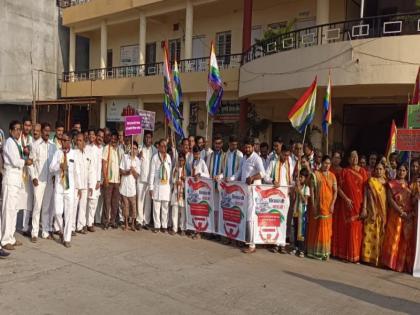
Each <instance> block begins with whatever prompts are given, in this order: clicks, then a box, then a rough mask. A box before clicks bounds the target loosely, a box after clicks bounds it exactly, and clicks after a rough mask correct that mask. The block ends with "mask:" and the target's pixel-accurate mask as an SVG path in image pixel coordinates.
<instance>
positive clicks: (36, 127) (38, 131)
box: [32, 123, 42, 144]
mask: <svg viewBox="0 0 420 315" xmlns="http://www.w3.org/2000/svg"><path fill="white" fill-rule="evenodd" d="M41 130H42V126H41V124H39V123H36V124H35V125H34V130H33V132H32V136H33V140H34V141H33V142H34V144H36V143H39V142H41V141H42V138H41Z"/></svg>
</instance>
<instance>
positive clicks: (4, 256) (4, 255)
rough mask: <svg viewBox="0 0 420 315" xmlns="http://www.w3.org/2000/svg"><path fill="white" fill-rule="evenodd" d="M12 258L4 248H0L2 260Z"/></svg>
mask: <svg viewBox="0 0 420 315" xmlns="http://www.w3.org/2000/svg"><path fill="white" fill-rule="evenodd" d="M8 256H10V253H8V252H6V251H5V250H3V249H2V248H0V258H2V259H3V258H6V257H8Z"/></svg>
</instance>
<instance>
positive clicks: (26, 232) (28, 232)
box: [22, 231, 31, 237]
mask: <svg viewBox="0 0 420 315" xmlns="http://www.w3.org/2000/svg"><path fill="white" fill-rule="evenodd" d="M22 235H23V236H27V237H31V232H30V231H22Z"/></svg>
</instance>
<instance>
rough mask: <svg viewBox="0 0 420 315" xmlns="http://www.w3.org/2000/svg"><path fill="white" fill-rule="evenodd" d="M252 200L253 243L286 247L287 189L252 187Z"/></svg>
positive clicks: (263, 186) (265, 186) (262, 186)
mask: <svg viewBox="0 0 420 315" xmlns="http://www.w3.org/2000/svg"><path fill="white" fill-rule="evenodd" d="M252 198H253V200H252V207H253V209H252V216H253V239H254V243H255V244H275V245H286V227H287V223H286V221H287V213H288V211H289V204H290V200H289V195H288V187H279V188H275V187H274V186H271V185H257V186H252Z"/></svg>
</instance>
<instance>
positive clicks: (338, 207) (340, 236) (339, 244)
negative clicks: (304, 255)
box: [331, 168, 346, 257]
mask: <svg viewBox="0 0 420 315" xmlns="http://www.w3.org/2000/svg"><path fill="white" fill-rule="evenodd" d="M331 172H332V173H333V174H334V175H335V178H336V179H337V182H338V183H340V182H341V177H342V174H343V169H342V168H339V169H333V168H331ZM332 221H333V222H332V226H333V227H332V238H331V256H333V257H338V256H345V252H343V249H345V248H346V246H345V245H344V244H343V242H344V240H345V230H344V222H345V220H344V206H343V199H342V198H341V197H340V196H337V200H336V201H335V205H334V214H333V219H332Z"/></svg>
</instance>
